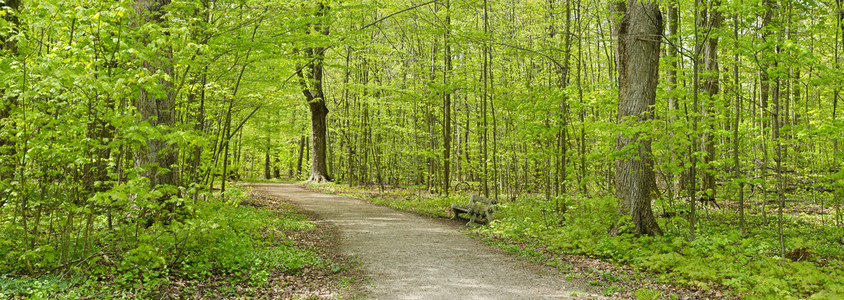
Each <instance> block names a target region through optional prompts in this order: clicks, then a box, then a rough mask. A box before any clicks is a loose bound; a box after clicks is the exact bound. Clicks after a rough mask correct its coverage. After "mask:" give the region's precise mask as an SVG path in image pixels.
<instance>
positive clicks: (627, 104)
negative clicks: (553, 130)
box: [615, 0, 663, 235]
mask: <svg viewBox="0 0 844 300" xmlns="http://www.w3.org/2000/svg"><path fill="white" fill-rule="evenodd" d="M662 29H663V24H662V14H661V13H660V11H659V7H658V5H657V3H656V2H655V1H653V0H649V1H637V0H630V1H629V2H628V4H627V12H626V14H625V15H624V17H623V18H622V20H621V23H620V24H619V28H618V76H619V99H618V123H619V124H622V125H623V124H629V125H630V126H635V125H636V124H637V123H641V122H645V121H648V120H650V119H652V118H653V105H654V104H655V103H656V86H657V80H658V78H659V55H660V53H659V50H660V49H659V44H660V34H661V32H662ZM628 122H630V123H628ZM640 137H641V135H640V134H639V133H631V132H627V133H625V132H622V133H619V134H618V136H617V137H616V150H618V151H622V150H625V151H624V152H623V155H622V156H621V157H620V158H618V159H616V161H615V174H616V178H615V189H616V191H615V193H616V196H617V197H618V198H619V201H620V209H621V210H622V213H624V214H629V215H630V216H631V219H632V221H633V224H634V225H635V228H634V230H635V233H636V234H648V235H661V234H662V230H661V229H660V228H659V225H658V224H657V223H656V220H655V219H654V216H653V212H652V211H651V198H652V196H653V194H654V191H655V188H656V181H655V178H654V171H653V158H652V154H651V142H650V141H649V140H647V139H642V138H640ZM627 148H630V149H627Z"/></svg>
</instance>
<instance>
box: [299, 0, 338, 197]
mask: <svg viewBox="0 0 844 300" xmlns="http://www.w3.org/2000/svg"><path fill="white" fill-rule="evenodd" d="M327 12H328V6H326V5H325V4H323V3H319V4H318V5H317V8H316V12H315V13H314V16H315V17H316V18H317V19H318V20H317V21H316V22H315V24H313V29H314V30H315V31H316V32H318V33H319V34H320V35H323V36H327V35H328V25H327V24H325V21H324V20H322V19H323V18H324V17H325V14H326V13H327ZM304 52H305V53H304V54H305V59H307V60H308V62H307V64H305V65H304V66H300V67H298V68H297V75H298V76H299V84H300V85H301V87H302V94H303V95H305V100H307V101H308V109H309V110H310V111H311V130H312V133H313V135H312V138H311V140H312V141H313V147H311V151H312V152H311V177H310V178H309V179H308V183H323V182H329V181H331V180H332V179H331V176H329V174H328V164H327V160H326V156H325V153H326V148H327V143H326V137H327V135H326V133H327V131H328V127H327V126H326V122H325V118H326V116H328V112H329V111H328V107H327V106H325V94H324V93H323V88H322V79H323V68H324V67H323V61H324V60H325V48H324V47H314V48H308V49H305V50H304Z"/></svg>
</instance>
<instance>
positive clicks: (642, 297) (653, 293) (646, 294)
mask: <svg viewBox="0 0 844 300" xmlns="http://www.w3.org/2000/svg"><path fill="white" fill-rule="evenodd" d="M633 296H636V299H637V300H657V299H659V297H660V296H662V292H660V291H657V290H652V289H649V288H641V289H638V290H636V291H635V292H633Z"/></svg>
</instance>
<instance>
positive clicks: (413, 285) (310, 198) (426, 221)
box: [249, 183, 600, 299]
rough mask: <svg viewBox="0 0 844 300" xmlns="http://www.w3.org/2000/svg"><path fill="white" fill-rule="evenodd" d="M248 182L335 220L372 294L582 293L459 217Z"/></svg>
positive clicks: (535, 295) (343, 243)
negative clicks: (479, 236)
mask: <svg viewBox="0 0 844 300" xmlns="http://www.w3.org/2000/svg"><path fill="white" fill-rule="evenodd" d="M249 186H251V187H253V189H254V190H255V191H256V192H259V193H262V194H265V195H268V196H271V197H279V198H282V199H284V200H286V201H288V202H290V203H292V204H293V205H295V206H297V207H298V208H299V209H302V210H305V211H309V212H311V213H314V214H316V215H317V216H318V217H319V218H321V219H324V220H326V221H329V222H331V223H334V224H335V225H337V227H338V231H339V232H340V250H341V251H342V252H343V253H344V254H347V255H351V256H353V257H357V258H358V259H359V260H360V261H361V262H362V268H363V270H364V272H366V273H367V275H368V276H369V277H370V283H371V286H370V287H368V296H369V297H370V298H372V299H572V298H573V297H571V295H572V292H574V291H578V290H579V289H577V288H575V287H574V285H575V284H574V283H571V282H567V281H566V280H565V279H564V276H563V275H561V274H560V273H559V272H557V271H556V270H554V269H553V268H549V267H545V266H540V265H536V264H532V263H529V262H525V261H523V260H520V259H518V258H515V257H513V256H510V255H508V254H506V253H504V252H503V251H502V250H500V249H497V248H493V247H489V246H486V245H484V244H482V243H481V242H479V241H477V240H474V239H472V238H470V237H469V236H467V235H465V234H463V233H461V228H462V227H461V226H460V225H457V224H456V223H455V222H446V221H444V220H436V219H431V218H426V217H421V216H417V215H414V214H411V213H406V212H401V211H397V210H394V209H391V208H387V207H382V206H377V205H373V204H370V203H367V202H364V201H362V200H359V199H355V198H351V197H344V196H337V195H328V194H320V193H315V192H311V191H308V190H305V189H303V188H301V187H299V186H296V185H295V184H278V183H250V184H249ZM577 294H579V295H586V293H583V292H578V293H577ZM590 298H592V297H590ZM597 298H600V297H597Z"/></svg>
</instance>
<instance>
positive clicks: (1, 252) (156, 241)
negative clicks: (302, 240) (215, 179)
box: [0, 189, 330, 299]
mask: <svg viewBox="0 0 844 300" xmlns="http://www.w3.org/2000/svg"><path fill="white" fill-rule="evenodd" d="M247 198H248V196H247V194H246V192H245V191H244V190H242V189H241V190H237V189H236V190H234V191H231V192H227V193H226V194H225V195H222V196H221V197H217V198H214V199H212V200H210V201H208V202H200V203H197V204H195V205H191V206H190V207H189V208H190V209H191V210H195V212H193V213H192V216H191V217H190V218H185V219H184V220H181V221H172V222H169V223H166V224H165V223H157V224H154V225H152V226H149V227H144V226H143V225H137V224H136V225H134V226H133V225H132V224H131V223H128V224H122V225H115V226H114V228H113V229H112V230H111V231H109V230H106V229H105V228H103V229H102V230H97V231H95V232H94V233H93V234H92V236H91V240H92V241H93V244H95V245H96V247H95V248H94V249H96V250H95V251H89V254H87V255H86V256H85V257H84V258H83V259H81V260H79V261H70V262H65V263H59V262H58V257H59V256H60V255H62V253H61V252H60V250H59V249H53V248H52V247H48V246H44V247H40V248H39V249H36V251H30V252H28V253H23V252H21V251H20V250H19V249H14V248H12V247H10V244H12V243H10V242H0V274H2V275H0V299H9V298H11V299H15V298H23V299H76V298H83V297H93V298H126V297H128V298H162V297H164V293H168V291H167V290H168V289H170V286H171V285H172V284H176V283H178V285H179V286H185V287H186V288H185V289H184V290H183V291H182V292H183V293H189V295H183V296H189V297H204V296H203V295H204V293H212V295H220V294H218V293H219V292H221V291H225V289H228V290H233V289H232V287H235V286H236V287H240V288H239V289H237V290H238V293H237V294H227V295H229V296H239V297H247V296H248V295H249V291H250V290H254V289H260V288H262V287H264V286H266V285H267V284H268V282H269V280H270V279H271V275H272V274H273V273H278V272H285V273H296V272H299V271H300V270H302V269H304V268H308V267H326V266H328V265H329V264H330V262H328V261H325V260H323V259H322V258H320V257H319V256H318V255H317V254H316V253H314V252H312V251H311V250H306V249H301V248H298V247H296V246H294V244H293V241H292V240H290V239H289V238H288V237H287V233H290V232H296V231H306V230H311V229H313V228H314V225H313V224H312V223H309V222H307V220H306V217H304V216H302V215H299V214H297V213H295V212H294V210H293V208H292V207H290V206H282V207H279V208H275V207H273V208H272V211H271V210H269V209H270V208H268V207H259V206H260V205H258V204H254V203H251V202H246V200H247ZM241 201H244V202H243V203H241ZM4 230H5V231H6V232H4V234H7V235H8V234H10V232H9V230H8V227H6V228H4ZM66 251H67V250H66ZM77 251H80V250H77ZM24 255H29V256H30V259H29V261H31V262H35V263H38V264H39V265H40V266H41V267H40V268H39V269H38V270H41V271H40V272H39V273H41V274H28V273H27V272H26V269H27V267H26V266H25V265H24V264H25V263H24V260H23V259H22V258H21V257H22V256H24ZM65 255H66V254H65ZM197 285H202V286H204V289H205V290H202V289H197V288H195V286H197ZM217 289H223V290H217ZM177 290H181V289H180V288H177ZM244 291H245V292H244ZM190 294H193V295H190Z"/></svg>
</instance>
